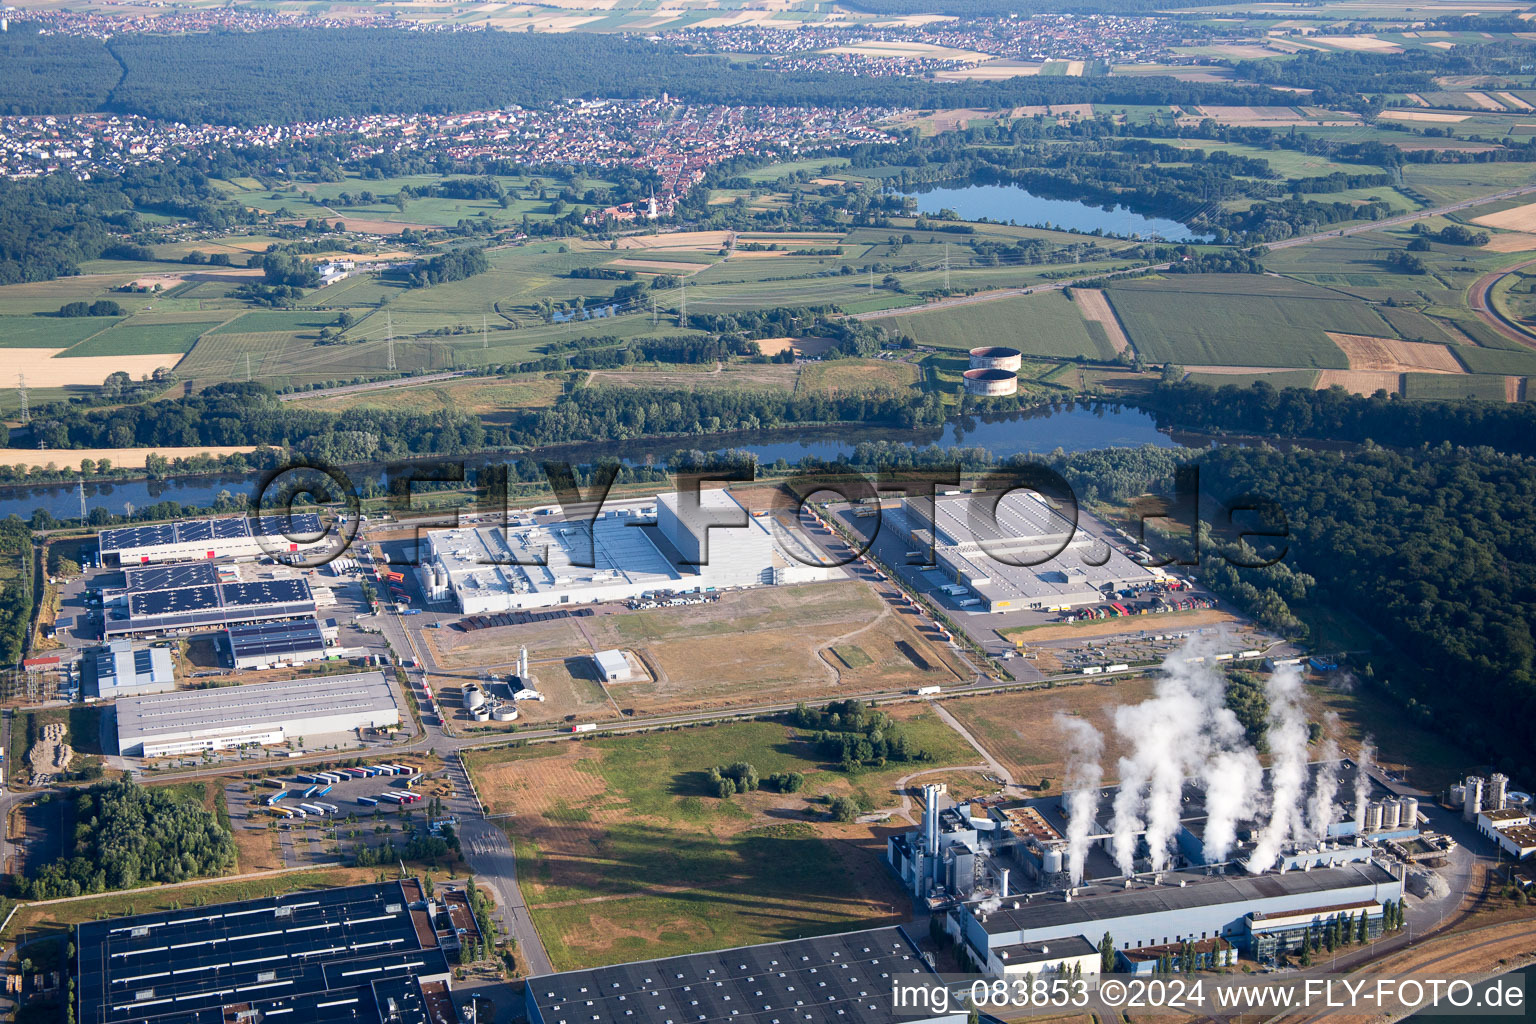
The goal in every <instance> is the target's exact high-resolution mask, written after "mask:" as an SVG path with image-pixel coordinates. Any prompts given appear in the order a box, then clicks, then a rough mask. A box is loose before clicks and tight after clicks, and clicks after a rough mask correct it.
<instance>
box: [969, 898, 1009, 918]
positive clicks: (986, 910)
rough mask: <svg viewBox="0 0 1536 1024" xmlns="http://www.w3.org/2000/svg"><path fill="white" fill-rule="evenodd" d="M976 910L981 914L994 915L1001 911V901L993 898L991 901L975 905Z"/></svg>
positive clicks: (987, 900)
mask: <svg viewBox="0 0 1536 1024" xmlns="http://www.w3.org/2000/svg"><path fill="white" fill-rule="evenodd" d="M976 909H977V910H979V911H981V912H982V913H983V914H995V913H997V912H998V911H999V910H1002V909H1003V901H1002V900H1000V899H998V898H997V897H996V896H993V897H992V898H991V899H985V900H982V901H981V902H980V903H978V904H976Z"/></svg>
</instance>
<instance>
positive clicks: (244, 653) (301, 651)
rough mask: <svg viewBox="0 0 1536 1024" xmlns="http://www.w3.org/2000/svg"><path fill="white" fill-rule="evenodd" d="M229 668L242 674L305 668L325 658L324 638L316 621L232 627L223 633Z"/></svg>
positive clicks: (307, 620) (265, 623)
mask: <svg viewBox="0 0 1536 1024" xmlns="http://www.w3.org/2000/svg"><path fill="white" fill-rule="evenodd" d="M224 642H225V644H226V645H228V647H229V658H230V665H231V666H233V667H234V668H236V669H239V670H241V671H249V670H260V669H265V668H273V667H275V666H278V665H302V664H304V663H306V662H310V661H318V660H320V659H321V658H324V657H325V635H324V634H323V633H321V631H320V623H318V622H316V621H315V620H314V619H293V620H291V621H289V620H279V621H276V622H258V623H247V624H245V625H239V626H230V627H229V628H228V629H226V630H225V631H224Z"/></svg>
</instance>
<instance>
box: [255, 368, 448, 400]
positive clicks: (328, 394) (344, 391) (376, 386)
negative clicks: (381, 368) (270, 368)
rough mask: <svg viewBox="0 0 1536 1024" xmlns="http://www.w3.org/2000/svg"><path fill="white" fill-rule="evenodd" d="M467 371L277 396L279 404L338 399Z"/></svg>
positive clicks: (427, 382) (406, 386)
mask: <svg viewBox="0 0 1536 1024" xmlns="http://www.w3.org/2000/svg"><path fill="white" fill-rule="evenodd" d="M468 375H469V371H468V370H454V371H452V372H450V373H429V374H424V375H422V376H420V377H398V378H396V379H394V380H375V381H369V382H367V383H365V384H343V385H342V386H341V387H335V388H317V389H316V390H314V391H294V392H292V393H290V394H285V395H278V396H277V400H278V401H279V402H297V401H299V400H300V399H301V398H340V397H341V396H342V395H355V394H358V393H360V392H363V391H383V390H385V389H386V388H408V387H414V386H415V385H418V384H431V383H433V382H434V381H440V380H452V379H453V378H455V377H466V376H468Z"/></svg>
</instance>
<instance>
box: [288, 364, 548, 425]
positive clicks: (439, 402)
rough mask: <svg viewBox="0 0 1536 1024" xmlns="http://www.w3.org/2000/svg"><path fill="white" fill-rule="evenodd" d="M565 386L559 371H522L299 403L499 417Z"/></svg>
mask: <svg viewBox="0 0 1536 1024" xmlns="http://www.w3.org/2000/svg"><path fill="white" fill-rule="evenodd" d="M563 388H564V385H563V382H562V381H561V380H560V379H559V377H558V376H552V375H547V374H516V375H511V376H507V377H498V378H494V379H491V380H486V379H484V378H480V377H474V378H469V379H467V380H450V381H432V382H429V383H426V384H405V385H401V386H399V387H391V388H385V389H380V390H377V391H361V392H356V393H352V394H342V395H330V396H318V397H313V398H301V399H298V400H296V401H295V403H294V404H295V405H297V406H302V407H305V408H312V409H317V410H321V411H324V412H344V411H346V410H348V409H392V410H395V411H410V412H417V413H434V412H448V411H458V412H466V413H469V414H470V415H472V416H478V417H480V418H481V419H483V420H486V421H487V422H491V423H494V422H496V421H497V420H499V419H504V418H506V417H507V416H508V415H509V414H511V413H512V412H514V411H516V410H518V409H532V408H540V407H543V406H549V405H553V404H554V403H555V400H556V399H558V398H559V397H560V394H561V392H562V390H563Z"/></svg>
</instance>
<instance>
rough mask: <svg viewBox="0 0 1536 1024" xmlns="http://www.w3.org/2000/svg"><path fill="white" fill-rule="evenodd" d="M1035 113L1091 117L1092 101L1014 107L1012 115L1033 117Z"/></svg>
mask: <svg viewBox="0 0 1536 1024" xmlns="http://www.w3.org/2000/svg"><path fill="white" fill-rule="evenodd" d="M1036 114H1044V115H1048V116H1055V117H1092V116H1093V104H1092V103H1054V104H1044V105H1036V106H1032V107H1014V108H1013V116H1014V117H1034V116H1035V115H1036Z"/></svg>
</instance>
